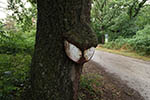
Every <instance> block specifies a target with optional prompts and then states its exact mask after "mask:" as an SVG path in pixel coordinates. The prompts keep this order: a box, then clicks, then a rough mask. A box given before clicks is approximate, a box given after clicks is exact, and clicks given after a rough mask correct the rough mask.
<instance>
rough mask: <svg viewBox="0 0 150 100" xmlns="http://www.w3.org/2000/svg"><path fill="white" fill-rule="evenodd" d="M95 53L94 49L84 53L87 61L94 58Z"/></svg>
mask: <svg viewBox="0 0 150 100" xmlns="http://www.w3.org/2000/svg"><path fill="white" fill-rule="evenodd" d="M94 52H95V48H94V47H91V48H89V49H87V50H85V51H84V57H85V59H86V61H89V60H90V59H91V58H92V57H93V55H94Z"/></svg>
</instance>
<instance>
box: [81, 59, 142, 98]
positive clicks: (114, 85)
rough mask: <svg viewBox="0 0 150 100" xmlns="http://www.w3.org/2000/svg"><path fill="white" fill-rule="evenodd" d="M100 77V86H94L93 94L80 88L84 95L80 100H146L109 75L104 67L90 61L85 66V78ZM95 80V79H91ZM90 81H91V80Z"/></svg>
mask: <svg viewBox="0 0 150 100" xmlns="http://www.w3.org/2000/svg"><path fill="white" fill-rule="evenodd" d="M89 74H90V75H99V76H100V77H99V79H98V78H97V77H96V80H97V81H98V82H99V83H100V85H98V86H96V85H95V84H93V87H92V88H93V90H92V91H93V94H94V95H91V93H90V92H89V91H88V90H86V89H83V88H80V91H79V94H82V95H84V98H82V99H80V100H144V98H143V97H142V96H141V95H140V94H139V93H138V92H137V91H135V90H134V89H132V88H129V87H128V86H127V85H126V84H124V83H125V82H123V81H122V80H120V79H117V78H115V77H114V75H112V74H109V73H107V72H106V71H105V70H104V69H103V67H100V65H99V64H97V63H96V62H94V61H90V62H88V63H86V64H85V65H84V68H83V74H82V75H83V76H86V75H89ZM89 78H94V77H89ZM89 80H90V79H89Z"/></svg>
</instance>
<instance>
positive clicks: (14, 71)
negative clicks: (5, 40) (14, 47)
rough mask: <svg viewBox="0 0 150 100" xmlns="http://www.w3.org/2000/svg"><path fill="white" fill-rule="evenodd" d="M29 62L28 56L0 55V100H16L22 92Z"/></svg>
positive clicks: (29, 57)
mask: <svg viewBox="0 0 150 100" xmlns="http://www.w3.org/2000/svg"><path fill="white" fill-rule="evenodd" d="M30 62H31V56H30V55H24V54H16V55H7V54H0V100H17V98H18V97H19V96H20V93H21V91H23V86H24V83H25V79H26V78H27V76H28V72H29V66H30Z"/></svg>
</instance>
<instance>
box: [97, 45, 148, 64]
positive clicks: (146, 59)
mask: <svg viewBox="0 0 150 100" xmlns="http://www.w3.org/2000/svg"><path fill="white" fill-rule="evenodd" d="M96 50H102V51H106V52H109V53H114V54H119V55H123V56H127V57H132V58H136V59H141V60H144V61H150V56H142V55H139V54H137V53H135V52H130V51H127V50H123V49H122V50H112V49H107V48H103V47H97V48H96Z"/></svg>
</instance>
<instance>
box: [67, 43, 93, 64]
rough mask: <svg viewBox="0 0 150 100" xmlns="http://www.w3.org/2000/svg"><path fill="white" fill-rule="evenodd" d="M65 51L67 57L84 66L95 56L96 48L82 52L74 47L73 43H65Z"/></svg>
mask: <svg viewBox="0 0 150 100" xmlns="http://www.w3.org/2000/svg"><path fill="white" fill-rule="evenodd" d="M64 45H65V51H66V54H67V56H68V57H69V58H70V59H71V60H72V61H74V62H76V63H79V64H82V63H85V62H87V61H89V60H90V59H91V58H92V56H93V55H94V52H95V48H94V47H91V48H89V49H87V50H84V51H82V50H80V49H79V48H78V47H76V46H75V45H73V44H72V43H69V42H68V41H65V44H64Z"/></svg>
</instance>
